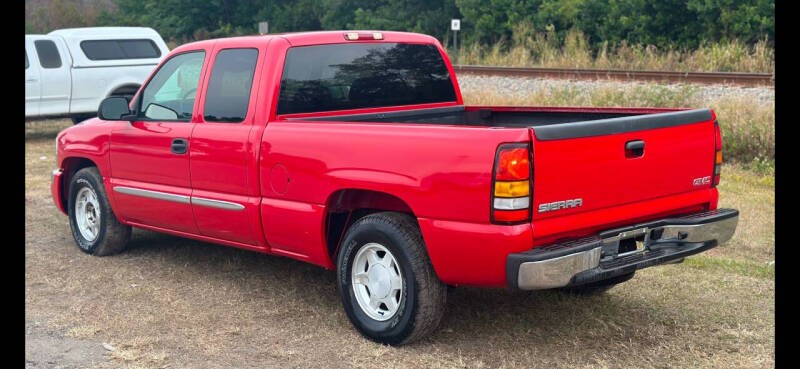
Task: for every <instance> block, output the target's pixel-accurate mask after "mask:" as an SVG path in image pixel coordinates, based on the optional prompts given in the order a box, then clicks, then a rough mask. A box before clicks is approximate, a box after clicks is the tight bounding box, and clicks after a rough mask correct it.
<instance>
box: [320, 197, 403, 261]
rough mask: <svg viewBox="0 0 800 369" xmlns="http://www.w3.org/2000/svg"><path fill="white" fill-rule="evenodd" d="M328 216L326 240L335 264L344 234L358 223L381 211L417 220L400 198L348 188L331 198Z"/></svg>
mask: <svg viewBox="0 0 800 369" xmlns="http://www.w3.org/2000/svg"><path fill="white" fill-rule="evenodd" d="M326 209H327V211H326V215H325V241H326V243H327V246H328V255H329V256H330V258H331V262H333V263H334V265H335V264H336V255H337V253H338V252H339V246H340V244H341V242H342V238H343V237H344V233H345V231H346V230H347V228H348V227H350V225H351V224H353V223H355V222H356V221H357V220H359V219H361V218H363V217H365V216H367V215H369V214H372V213H377V212H381V211H396V212H400V213H406V214H409V215H411V216H412V217H414V218H415V219H416V216H415V215H414V212H413V211H411V207H409V206H408V204H406V203H405V202H404V201H403V200H401V199H400V198H398V197H396V196H394V195H390V194H388V193H385V192H379V191H370V190H358V189H345V190H339V191H336V192H334V193H333V194H331V196H330V197H328V202H327V206H326Z"/></svg>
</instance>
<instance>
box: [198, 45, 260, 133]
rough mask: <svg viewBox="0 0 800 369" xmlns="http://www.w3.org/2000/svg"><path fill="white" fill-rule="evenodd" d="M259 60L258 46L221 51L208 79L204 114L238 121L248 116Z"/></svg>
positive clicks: (208, 117)
mask: <svg viewBox="0 0 800 369" xmlns="http://www.w3.org/2000/svg"><path fill="white" fill-rule="evenodd" d="M256 61H258V50H256V49H225V50H222V51H220V52H219V53H218V54H217V58H216V59H215V60H214V68H213V69H212V70H211V77H210V78H209V80H208V90H207V91H206V103H205V108H204V109H203V118H204V119H205V120H206V121H209V122H225V123H238V122H241V121H243V120H244V118H245V117H246V116H247V107H248V106H249V105H250V91H251V90H252V88H253V75H254V74H255V70H256Z"/></svg>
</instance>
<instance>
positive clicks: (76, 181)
mask: <svg viewBox="0 0 800 369" xmlns="http://www.w3.org/2000/svg"><path fill="white" fill-rule="evenodd" d="M87 187H88V188H89V189H90V190H91V191H94V194H95V195H96V198H97V202H98V203H99V205H100V206H99V227H98V228H99V231H98V232H97V236H96V237H95V238H94V239H93V240H87V238H86V237H84V236H83V234H81V232H80V230H79V229H78V226H77V224H78V223H77V222H78V221H77V219H76V206H75V205H76V197H77V195H78V192H79V191H80V190H81V189H83V188H87ZM67 213H68V214H69V227H70V229H71V230H72V238H74V239H75V243H76V244H77V245H78V248H79V249H80V250H81V251H83V252H85V253H87V254H91V255H95V256H106V255H113V254H116V253H119V252H121V251H123V250H124V249H125V247H126V246H127V244H128V240H129V239H130V238H131V227H130V226H128V225H124V224H122V223H120V222H119V220H117V216H116V215H115V214H114V211H113V210H111V206H110V205H109V203H108V197H107V196H106V190H105V188H104V187H103V177H102V176H101V175H100V172H99V171H98V170H97V168H95V167H88V168H83V169H81V170H79V171H77V172H76V173H75V175H73V176H72V180H71V181H70V184H69V202H68V203H67Z"/></svg>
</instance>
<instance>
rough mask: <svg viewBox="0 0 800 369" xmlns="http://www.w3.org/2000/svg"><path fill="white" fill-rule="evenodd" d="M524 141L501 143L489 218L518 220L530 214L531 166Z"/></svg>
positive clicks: (495, 220) (503, 220)
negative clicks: (520, 142) (522, 142)
mask: <svg viewBox="0 0 800 369" xmlns="http://www.w3.org/2000/svg"><path fill="white" fill-rule="evenodd" d="M529 158H530V151H529V150H528V145H527V144H506V145H502V146H500V148H499V149H498V150H497V156H496V157H495V163H494V166H495V169H494V184H493V188H492V221H493V222H502V223H517V222H524V221H529V220H530V217H531V213H530V207H531V206H530V202H531V183H530V177H531V165H530V159H529Z"/></svg>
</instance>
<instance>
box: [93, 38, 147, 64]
mask: <svg viewBox="0 0 800 369" xmlns="http://www.w3.org/2000/svg"><path fill="white" fill-rule="evenodd" d="M81 50H83V53H84V54H85V55H86V57H87V58H89V60H122V59H152V58H158V57H160V56H161V50H159V49H158V46H156V44H155V42H153V40H148V39H131V40H86V41H82V42H81Z"/></svg>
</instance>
